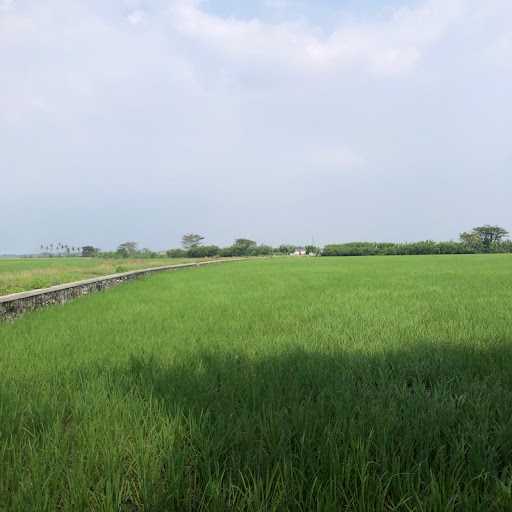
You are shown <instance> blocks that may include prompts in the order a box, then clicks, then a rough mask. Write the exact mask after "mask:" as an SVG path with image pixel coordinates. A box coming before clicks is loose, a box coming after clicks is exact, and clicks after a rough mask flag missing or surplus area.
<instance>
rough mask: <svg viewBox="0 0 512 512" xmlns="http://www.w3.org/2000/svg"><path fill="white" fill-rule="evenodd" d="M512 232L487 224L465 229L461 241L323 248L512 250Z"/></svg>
mask: <svg viewBox="0 0 512 512" xmlns="http://www.w3.org/2000/svg"><path fill="white" fill-rule="evenodd" d="M508 234H509V233H508V231H507V230H506V229H504V228H502V227H500V226H490V225H485V226H478V227H475V228H473V229H472V230H471V231H465V232H463V233H461V234H460V236H459V240H458V241H451V242H434V241H433V240H425V241H421V242H409V243H375V242H351V243H346V244H330V245H326V246H325V247H324V248H323V250H322V256H379V255H380V256H384V255H421V254H480V253H512V241H511V240H508V239H507V237H508Z"/></svg>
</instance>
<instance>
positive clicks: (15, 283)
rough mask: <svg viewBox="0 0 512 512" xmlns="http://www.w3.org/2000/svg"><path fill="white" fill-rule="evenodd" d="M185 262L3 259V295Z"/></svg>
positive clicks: (0, 287) (0, 264) (0, 261)
mask: <svg viewBox="0 0 512 512" xmlns="http://www.w3.org/2000/svg"><path fill="white" fill-rule="evenodd" d="M185 261H191V260H184V259H178V258H174V259H170V258H158V259H105V258H19V259H2V258H0V295H7V294H9V293H17V292H23V291H26V290H34V289H36V288H47V287H49V286H53V285H57V284H63V283H69V282H72V281H80V280H81V279H88V278H91V277H98V276H103V275H108V274H114V273H117V272H128V271H130V270H137V269H141V268H151V267H160V266H162V265H174V264H178V263H184V262H185Z"/></svg>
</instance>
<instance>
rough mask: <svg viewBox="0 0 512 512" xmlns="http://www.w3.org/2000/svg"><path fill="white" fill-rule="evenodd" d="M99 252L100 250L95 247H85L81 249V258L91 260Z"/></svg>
mask: <svg viewBox="0 0 512 512" xmlns="http://www.w3.org/2000/svg"><path fill="white" fill-rule="evenodd" d="M99 252H100V250H99V249H97V248H96V247H93V246H92V245H85V246H84V247H82V257H83V258H93V257H94V256H97V255H98V253H99Z"/></svg>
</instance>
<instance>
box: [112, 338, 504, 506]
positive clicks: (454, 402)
mask: <svg viewBox="0 0 512 512" xmlns="http://www.w3.org/2000/svg"><path fill="white" fill-rule="evenodd" d="M511 369H512V350H511V348H510V346H509V345H505V344H498V343H497V344H494V345H492V346H488V347H482V348H481V349H475V348H470V349H468V348H467V347H461V346H453V345H452V346H448V345H445V346H441V345H434V344H429V343H426V344H423V345H414V346H411V348H409V349H407V348H405V349H403V350H400V351H395V352H385V353H379V354H373V355H372V354H357V353H347V352H337V353H333V354H328V355H327V354H319V353H316V352H305V351H300V350H290V351H288V352H283V353H281V354H279V355H277V356H275V357H270V358H268V357H262V358H256V357H255V358H248V357H247V356H243V355H233V354H219V353H203V354H200V355H197V354H196V355H195V356H194V357H192V356H190V358H189V359H188V360H180V363H179V365H177V366H172V367H169V366H165V365H162V364H160V363H159V361H158V358H157V357H153V356H150V355H149V356H148V355H146V356H143V357H140V356H134V357H132V358H131V360H130V364H129V367H128V369H127V370H126V371H124V372H121V374H120V375H118V377H119V381H118V383H119V385H121V386H122V387H123V389H124V392H125V393H129V394H133V395H134V397H135V396H136V397H137V398H138V399H140V400H148V399H150V398H151V400H152V401H156V402H157V403H158V404H159V406H160V407H161V408H162V410H163V411H165V414H167V415H168V416H169V417H171V418H173V419H178V422H179V425H180V426H181V427H180V429H179V434H177V437H176V442H175V444H174V445H173V448H172V451H170V452H169V454H168V456H165V457H163V458H162V460H161V474H160V479H159V480H160V481H159V482H158V483H156V482H153V484H154V492H153V493H152V498H151V500H152V503H151V505H150V507H149V509H150V510H276V511H281V510H304V511H306V510H308V511H309V510H321V511H324V510H333V511H334V510H368V511H369V510H461V511H462V510H464V511H467V510H509V509H510V510H512V500H511V488H512V458H511V457H512V376H511V375H512V371H511ZM166 482H172V486H170V485H169V486H166ZM153 484H152V485H153Z"/></svg>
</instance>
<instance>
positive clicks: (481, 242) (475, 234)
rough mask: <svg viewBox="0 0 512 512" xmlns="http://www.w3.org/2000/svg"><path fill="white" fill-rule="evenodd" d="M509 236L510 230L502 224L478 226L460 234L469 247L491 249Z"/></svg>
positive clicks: (462, 240)
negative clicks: (501, 225)
mask: <svg viewBox="0 0 512 512" xmlns="http://www.w3.org/2000/svg"><path fill="white" fill-rule="evenodd" d="M506 237H508V231H507V230H506V229H505V228H502V227H500V226H491V225H489V224H486V225H485V226H478V227H476V228H473V229H472V230H471V231H469V232H467V231H465V232H464V233H461V234H460V240H461V242H463V243H464V244H465V245H467V246H468V247H471V248H474V249H477V248H479V247H481V248H483V249H484V250H486V251H489V250H490V249H491V247H492V245H494V244H499V243H500V242H502V241H503V239H504V238H506Z"/></svg>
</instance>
